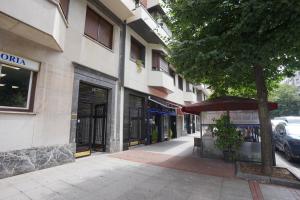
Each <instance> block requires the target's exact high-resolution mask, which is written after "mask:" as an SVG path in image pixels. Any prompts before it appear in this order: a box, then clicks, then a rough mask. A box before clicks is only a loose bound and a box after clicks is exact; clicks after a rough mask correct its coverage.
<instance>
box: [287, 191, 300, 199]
mask: <svg viewBox="0 0 300 200" xmlns="http://www.w3.org/2000/svg"><path fill="white" fill-rule="evenodd" d="M289 190H290V192H291V193H292V195H293V196H294V197H295V199H300V191H299V190H296V189H289Z"/></svg>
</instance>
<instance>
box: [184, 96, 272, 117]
mask: <svg viewBox="0 0 300 200" xmlns="http://www.w3.org/2000/svg"><path fill="white" fill-rule="evenodd" d="M268 107H269V110H275V109H277V108H278V104H277V103H274V102H268ZM257 109H258V103H257V100H255V99H249V98H243V97H234V96H224V97H218V98H215V99H210V100H207V101H203V102H200V103H194V104H191V105H188V106H184V107H183V108H182V109H181V110H182V111H183V112H186V113H191V114H196V115H198V114H200V113H201V112H206V111H227V110H228V111H231V110H257Z"/></svg>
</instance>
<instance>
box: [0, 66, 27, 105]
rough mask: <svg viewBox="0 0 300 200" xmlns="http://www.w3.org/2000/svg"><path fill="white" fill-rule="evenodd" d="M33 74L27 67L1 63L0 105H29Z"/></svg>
mask: <svg viewBox="0 0 300 200" xmlns="http://www.w3.org/2000/svg"><path fill="white" fill-rule="evenodd" d="M31 74H32V72H31V71H30V70H27V69H23V68H19V67H13V66H10V65H3V64H2V65H0V106H5V107H18V108H27V107H28V95H29V85H30V80H31Z"/></svg>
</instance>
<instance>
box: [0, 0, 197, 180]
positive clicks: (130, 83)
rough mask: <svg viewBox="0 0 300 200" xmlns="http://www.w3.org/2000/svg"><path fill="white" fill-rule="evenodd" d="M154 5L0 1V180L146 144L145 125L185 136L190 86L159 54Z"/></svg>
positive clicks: (162, 28) (160, 26)
mask: <svg viewBox="0 0 300 200" xmlns="http://www.w3.org/2000/svg"><path fill="white" fill-rule="evenodd" d="M161 3H162V1H159V0H148V1H146V0H144V1H141V2H138V3H136V1H133V0H114V1H111V0H76V1H75V0H74V1H70V0H28V1H19V0H10V1H7V2H5V3H2V4H1V5H0V64H1V65H0V178H3V177H7V176H12V175H15V174H20V173H25V172H29V171H34V170H39V169H43V168H47V167H51V166H55V165H60V164H63V163H67V162H73V161H74V160H75V157H81V156H86V155H89V154H91V153H92V152H95V151H106V152H116V151H121V150H123V149H124V150H125V149H128V148H129V147H130V146H131V145H134V144H138V143H148V144H149V143H151V139H152V138H151V134H152V132H151V130H152V126H150V124H156V123H158V125H159V127H157V128H158V130H157V131H159V132H160V134H161V133H164V134H161V135H160V138H159V139H158V141H162V140H163V139H165V137H166V136H167V135H168V134H169V133H170V130H171V131H172V132H173V133H175V132H176V135H175V134H173V137H175V136H177V137H179V136H180V135H183V134H185V132H186V131H187V129H188V128H187V127H188V125H191V123H186V124H187V125H186V128H184V127H185V126H184V123H185V122H184V117H183V114H182V113H181V112H179V108H180V106H182V105H184V104H186V103H192V102H195V101H196V92H195V89H194V86H192V85H191V84H189V83H188V82H186V81H185V80H184V79H183V78H182V77H180V76H179V75H178V74H176V73H175V71H174V69H173V67H172V66H170V65H169V64H168V63H167V62H166V61H165V59H164V55H165V54H167V53H168V52H167V49H166V45H167V43H166V42H167V40H165V38H167V37H170V34H171V33H170V31H169V30H168V29H167V27H166V25H165V24H164V23H163V22H162V21H161V20H160V19H161V18H160V15H162V14H165V10H164V8H163V7H162V6H161ZM150 112H151V113H150ZM155 113H156V114H155ZM157 113H160V116H158V115H157ZM155 116H157V117H156V118H155ZM186 120H188V119H186ZM190 121H192V120H190ZM194 122H195V119H194Z"/></svg>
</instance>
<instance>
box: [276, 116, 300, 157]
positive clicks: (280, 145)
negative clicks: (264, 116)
mask: <svg viewBox="0 0 300 200" xmlns="http://www.w3.org/2000/svg"><path fill="white" fill-rule="evenodd" d="M298 120H299V121H298ZM271 122H272V129H273V140H274V143H275V149H276V150H279V151H282V152H284V153H285V156H286V159H287V160H289V161H291V160H293V159H298V158H300V117H282V118H275V120H272V121H271Z"/></svg>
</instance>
